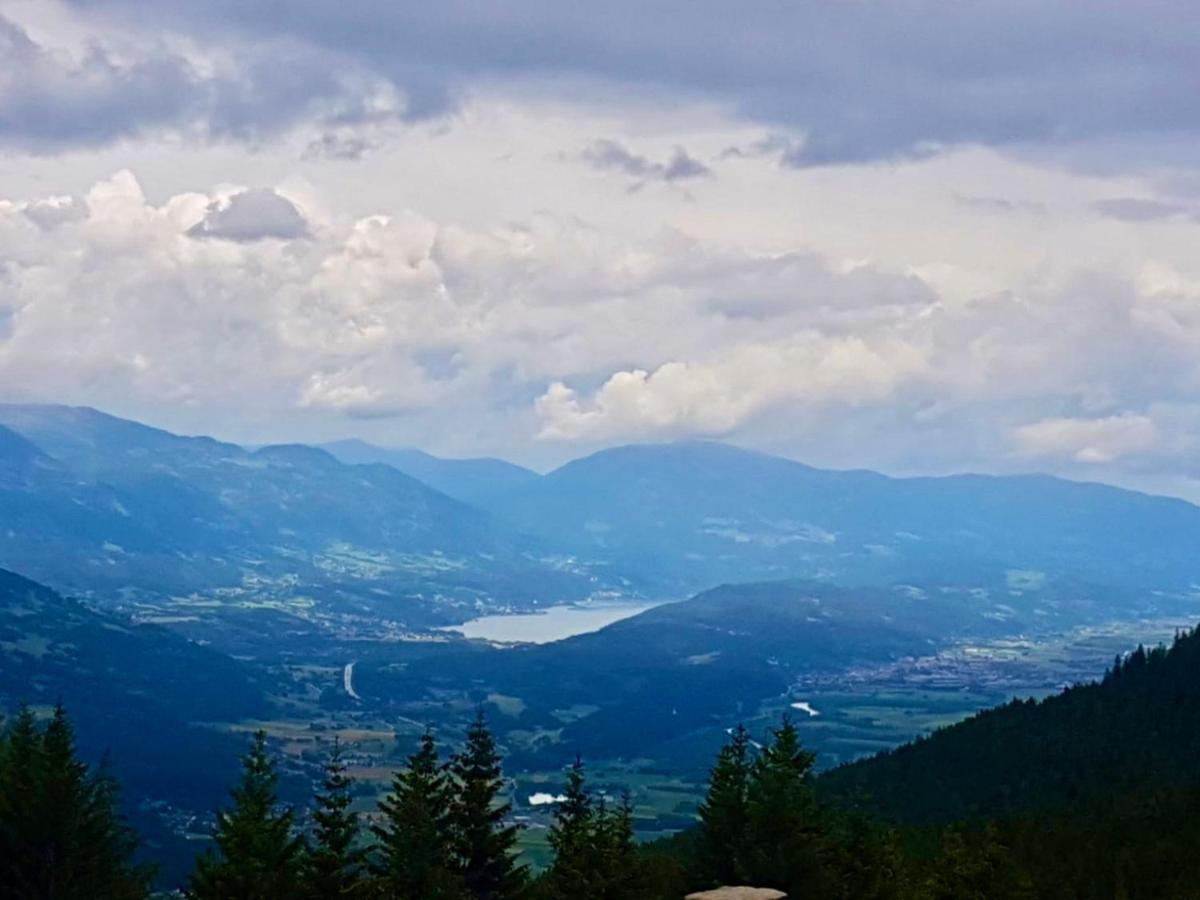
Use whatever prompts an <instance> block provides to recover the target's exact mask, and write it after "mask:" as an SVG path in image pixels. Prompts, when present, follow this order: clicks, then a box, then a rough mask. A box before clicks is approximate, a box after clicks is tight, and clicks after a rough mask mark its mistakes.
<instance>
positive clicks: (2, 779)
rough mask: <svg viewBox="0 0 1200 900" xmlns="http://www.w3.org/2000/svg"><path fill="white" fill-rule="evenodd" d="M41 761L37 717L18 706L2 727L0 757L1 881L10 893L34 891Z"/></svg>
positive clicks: (36, 888)
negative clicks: (2, 745) (2, 738)
mask: <svg viewBox="0 0 1200 900" xmlns="http://www.w3.org/2000/svg"><path fill="white" fill-rule="evenodd" d="M42 762H43V755H42V742H41V735H40V733H39V731H38V726H37V719H36V718H34V715H33V712H32V711H31V710H30V709H29V708H28V707H26V706H22V707H21V710H20V712H18V713H17V716H16V718H15V719H13V721H12V722H11V723H10V724H9V726H8V728H7V729H6V733H5V740H4V747H3V755H2V756H0V885H3V886H5V888H6V889H7V890H8V891H9V893H8V894H7V896H9V897H22V896H28V897H36V896H38V893H37V892H38V887H39V876H38V867H37V865H36V863H35V861H36V860H37V859H38V858H39V856H41V853H40V852H39V850H38V844H39V837H40V836H39V834H38V833H37V832H38V830H39V824H40V821H41V820H42V819H43V818H44V814H43V812H42V809H41V807H42V805H43V804H42V803H41V782H42ZM5 888H0V890H4V889H5Z"/></svg>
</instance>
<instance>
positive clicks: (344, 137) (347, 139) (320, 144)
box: [304, 131, 371, 160]
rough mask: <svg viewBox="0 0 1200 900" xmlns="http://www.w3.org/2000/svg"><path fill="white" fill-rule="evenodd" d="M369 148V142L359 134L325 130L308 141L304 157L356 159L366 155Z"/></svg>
mask: <svg viewBox="0 0 1200 900" xmlns="http://www.w3.org/2000/svg"><path fill="white" fill-rule="evenodd" d="M370 149H371V142H370V141H368V140H367V139H366V138H364V137H362V136H361V135H358V134H340V133H338V132H336V131H326V132H325V133H324V134H322V135H321V136H320V137H319V138H317V139H316V140H314V141H310V142H309V145H308V147H306V148H305V150H304V156H305V158H306V159H341V160H357V159H362V158H363V157H364V156H366V154H367V151H369V150H370Z"/></svg>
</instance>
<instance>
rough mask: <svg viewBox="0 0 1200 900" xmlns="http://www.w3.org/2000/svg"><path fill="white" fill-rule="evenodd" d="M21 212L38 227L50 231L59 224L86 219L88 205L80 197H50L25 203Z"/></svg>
mask: <svg viewBox="0 0 1200 900" xmlns="http://www.w3.org/2000/svg"><path fill="white" fill-rule="evenodd" d="M22 212H23V213H25V217H26V218H27V219H29V221H31V222H33V224H34V225H36V226H37V227H38V228H41V229H42V230H43V231H50V230H52V229H55V228H58V227H59V226H60V225H66V224H67V223H69V222H81V221H83V220H84V219H86V218H87V217H88V205H87V201H86V200H84V199H83V198H82V197H52V198H50V199H47V200H37V201H34V202H33V203H29V204H26V206H25V208H24V209H23V210H22Z"/></svg>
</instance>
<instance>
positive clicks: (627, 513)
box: [489, 442, 1200, 595]
mask: <svg viewBox="0 0 1200 900" xmlns="http://www.w3.org/2000/svg"><path fill="white" fill-rule="evenodd" d="M489 508H491V509H492V510H493V511H494V512H495V513H496V514H497V515H498V516H505V517H507V518H509V519H510V520H511V521H513V522H514V524H516V525H517V526H518V527H521V528H525V529H528V530H531V531H534V532H538V533H542V534H545V535H547V536H549V535H553V537H554V539H555V540H556V541H557V542H558V543H559V544H562V545H566V546H567V547H569V548H570V549H571V550H572V551H574V552H575V553H578V554H580V555H581V556H583V557H588V558H591V557H602V558H604V559H606V560H607V561H608V562H610V563H611V564H612V565H614V566H615V567H617V568H618V569H619V570H620V571H621V572H622V573H623V574H626V575H627V576H628V577H631V578H633V579H635V580H636V581H640V582H642V583H645V584H647V585H651V586H653V587H656V588H657V589H658V590H659V591H661V592H663V593H668V594H669V593H675V594H676V595H679V594H682V593H686V592H690V591H694V590H701V589H703V588H705V587H709V586H711V585H714V584H720V583H724V582H732V581H743V582H744V581H754V580H764V579H778V578H790V577H810V578H811V577H817V578H822V579H828V580H830V581H834V582H837V583H843V584H864V583H888V582H891V581H898V580H903V579H906V578H912V577H922V576H926V575H928V574H929V573H931V572H934V571H940V572H943V573H946V574H948V575H951V576H957V575H959V574H969V573H970V572H971V571H972V570H974V569H979V568H983V569H986V570H989V571H994V570H996V569H1003V568H1012V569H1030V570H1036V571H1038V572H1044V573H1050V574H1073V575H1076V576H1079V577H1086V578H1088V579H1089V580H1092V581H1098V582H1104V583H1120V584H1126V585H1137V586H1140V587H1145V588H1150V587H1166V588H1181V587H1185V586H1187V585H1190V584H1192V583H1195V582H1197V581H1200V507H1197V506H1195V505H1193V504H1190V503H1187V502H1186V501H1183V500H1178V499H1173V498H1167V497H1156V496H1150V495H1146V494H1140V493H1136V492H1133V491H1127V490H1122V489H1120V488H1116V487H1110V486H1107V485H1102V484H1093V483H1083V482H1074V481H1067V480H1064V479H1060V478H1054V477H1050V476H1045V475H1016V476H985V475H954V476H946V477H923V478H891V477H888V476H885V475H880V474H878V473H875V472H870V471H829V470H821V469H815V468H812V467H810V466H806V465H803V464H801V463H798V462H793V461H791V460H787V459H782V458H779V457H774V456H769V455H766V454H763V453H756V452H752V451H748V450H742V449H738V448H736V447H732V446H729V445H725V444H719V443H711V442H680V443H673V444H658V445H653V444H652V445H636V446H625V447H616V448H613V449H609V450H603V451H601V452H599V453H596V454H594V455H592V456H588V457H586V458H584V459H580V460H576V461H574V462H571V463H568V464H566V465H565V466H563V467H561V468H559V469H557V470H555V471H553V472H551V473H549V474H548V475H545V476H543V477H542V478H540V479H538V480H536V481H533V482H530V483H529V484H527V485H525V486H523V487H520V488H518V489H516V490H513V491H509V492H506V493H504V494H502V495H500V496H498V497H497V498H496V500H495V501H494V502H493V503H492V504H490V507H489Z"/></svg>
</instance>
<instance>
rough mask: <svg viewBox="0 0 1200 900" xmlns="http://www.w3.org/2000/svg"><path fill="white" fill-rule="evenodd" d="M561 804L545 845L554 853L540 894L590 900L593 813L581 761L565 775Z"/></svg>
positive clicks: (594, 864) (594, 855)
mask: <svg viewBox="0 0 1200 900" xmlns="http://www.w3.org/2000/svg"><path fill="white" fill-rule="evenodd" d="M563 797H564V800H563V801H562V802H561V803H559V804H558V807H557V808H556V809H555V810H554V824H553V825H551V826H550V835H549V841H550V846H551V847H552V848H553V850H554V863H553V864H552V865H551V866H550V869H549V870H548V871H547V872H546V875H545V877H544V890H545V893H546V895H547V896H548V897H551V898H556V900H557V898H569V897H591V896H594V895H595V892H596V890H597V887H598V885H597V884H596V877H595V873H596V869H597V852H596V850H597V848H596V840H595V828H594V825H595V809H594V808H593V805H592V797H591V794H589V793H588V790H587V786H586V778H585V775H584V769H583V760H582V759H581V758H580V757H579V756H576V757H575V763H574V764H573V765H572V766H571V768H570V769H569V770H568V772H567V786H566V789H565V790H564V792H563Z"/></svg>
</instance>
